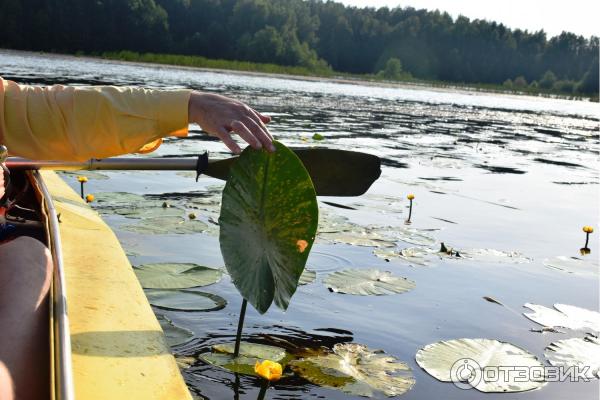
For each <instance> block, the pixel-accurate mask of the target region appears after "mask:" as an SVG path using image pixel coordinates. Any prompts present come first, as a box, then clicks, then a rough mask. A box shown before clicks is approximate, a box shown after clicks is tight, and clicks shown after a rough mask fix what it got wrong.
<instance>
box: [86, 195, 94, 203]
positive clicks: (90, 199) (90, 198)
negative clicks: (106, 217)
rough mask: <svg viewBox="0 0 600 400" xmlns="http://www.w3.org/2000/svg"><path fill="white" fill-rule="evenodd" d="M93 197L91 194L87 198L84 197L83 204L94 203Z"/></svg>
mask: <svg viewBox="0 0 600 400" xmlns="http://www.w3.org/2000/svg"><path fill="white" fill-rule="evenodd" d="M94 199H95V197H94V195H93V194H88V195H87V196H85V202H86V203H91V202H92V201H94Z"/></svg>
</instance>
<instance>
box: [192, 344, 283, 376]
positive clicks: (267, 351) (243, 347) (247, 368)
mask: <svg viewBox="0 0 600 400" xmlns="http://www.w3.org/2000/svg"><path fill="white" fill-rule="evenodd" d="M234 348H235V343H224V344H217V345H214V346H213V347H212V351H210V352H206V353H202V354H200V355H199V356H198V357H199V358H200V359H201V360H202V361H204V362H205V363H207V364H211V365H214V366H217V367H221V368H224V369H226V370H229V371H231V372H235V373H240V374H245V375H255V376H256V373H255V372H254V364H256V362H257V361H259V362H261V361H263V360H271V361H275V362H278V363H280V364H285V363H286V361H287V360H288V359H289V358H290V357H291V356H289V355H288V354H287V353H286V351H285V350H284V349H282V348H280V347H275V346H267V345H264V344H258V343H248V342H241V344H240V354H239V356H238V357H237V358H234V357H233V350H234Z"/></svg>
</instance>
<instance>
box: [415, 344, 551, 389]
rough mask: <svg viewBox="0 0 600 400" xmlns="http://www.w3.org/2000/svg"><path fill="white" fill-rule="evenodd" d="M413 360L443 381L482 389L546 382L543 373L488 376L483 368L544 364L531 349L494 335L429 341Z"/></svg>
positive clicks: (515, 386)
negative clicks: (524, 376) (536, 375)
mask: <svg viewBox="0 0 600 400" xmlns="http://www.w3.org/2000/svg"><path fill="white" fill-rule="evenodd" d="M415 360H416V361H417V364H418V365H419V366H420V367H421V368H423V369H424V370H425V372H427V373H428V374H429V375H431V376H433V377H434V378H436V379H437V380H440V381H442V382H454V383H455V384H456V385H460V387H462V388H465V389H466V388H471V387H473V388H475V389H477V390H479V391H481V392H486V393H493V392H523V391H527V390H532V389H538V388H540V387H542V386H544V385H545V382H544V377H543V376H541V377H540V378H539V380H535V379H532V378H534V377H533V376H530V377H527V378H529V379H524V378H523V377H520V376H518V374H505V375H504V377H505V379H498V376H497V375H496V376H495V377H493V378H492V379H490V378H489V377H488V376H487V374H485V373H484V370H485V369H486V368H490V367H491V368H498V367H504V368H514V367H520V368H531V367H536V368H539V369H540V370H541V369H542V368H543V364H542V363H541V362H540V361H539V360H538V359H537V358H536V357H535V356H534V355H533V354H531V353H529V352H527V351H525V350H523V349H521V348H520V347H517V346H515V345H513V344H510V343H505V342H500V341H498V340H493V339H454V340H447V341H441V342H436V343H432V344H428V345H427V346H425V347H423V348H422V349H420V350H419V351H418V352H417V354H416V356H415Z"/></svg>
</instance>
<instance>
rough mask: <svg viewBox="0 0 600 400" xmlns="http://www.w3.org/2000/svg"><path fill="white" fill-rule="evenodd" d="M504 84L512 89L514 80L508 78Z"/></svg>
mask: <svg viewBox="0 0 600 400" xmlns="http://www.w3.org/2000/svg"><path fill="white" fill-rule="evenodd" d="M502 86H504V87H505V88H507V89H512V88H513V81H512V80H510V79H507V80H505V81H504V82H503V83H502Z"/></svg>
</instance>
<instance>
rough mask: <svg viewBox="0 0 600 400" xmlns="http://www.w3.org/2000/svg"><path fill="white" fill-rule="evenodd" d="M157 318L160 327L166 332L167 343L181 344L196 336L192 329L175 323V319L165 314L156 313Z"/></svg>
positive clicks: (172, 345) (171, 344) (170, 344)
mask: <svg viewBox="0 0 600 400" xmlns="http://www.w3.org/2000/svg"><path fill="white" fill-rule="evenodd" d="M156 319H158V322H159V323H160V327H161V328H162V330H163V332H164V334H165V338H166V339H167V344H168V345H169V346H171V347H174V346H179V345H180V344H183V343H186V342H189V340H190V339H191V338H193V337H194V333H193V332H192V331H190V330H189V329H185V328H182V327H180V326H177V325H175V324H174V323H173V321H171V320H170V319H169V318H167V317H166V316H165V315H161V314H156Z"/></svg>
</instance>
